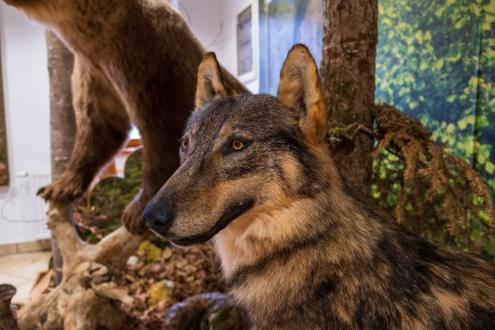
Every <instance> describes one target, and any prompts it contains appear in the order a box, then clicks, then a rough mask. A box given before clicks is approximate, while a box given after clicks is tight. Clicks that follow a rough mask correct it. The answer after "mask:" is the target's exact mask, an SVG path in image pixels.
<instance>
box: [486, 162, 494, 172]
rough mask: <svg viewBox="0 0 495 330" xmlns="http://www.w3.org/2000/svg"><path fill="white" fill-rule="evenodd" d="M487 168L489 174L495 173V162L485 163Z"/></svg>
mask: <svg viewBox="0 0 495 330" xmlns="http://www.w3.org/2000/svg"><path fill="white" fill-rule="evenodd" d="M485 170H486V172H487V173H488V174H493V173H495V164H494V163H492V162H489V161H488V162H486V164H485Z"/></svg>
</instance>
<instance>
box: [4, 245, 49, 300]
mask: <svg viewBox="0 0 495 330" xmlns="http://www.w3.org/2000/svg"><path fill="white" fill-rule="evenodd" d="M50 255H51V253H50V252H35V253H18V254H11V255H4V256H0V284H12V285H13V286H15V287H16V288H17V294H16V295H15V296H14V299H13V300H12V301H13V302H14V303H25V302H26V301H27V299H28V297H29V293H30V292H31V288H32V286H33V281H34V280H35V279H36V277H37V275H38V273H39V272H42V271H46V270H47V269H48V261H49V259H50Z"/></svg>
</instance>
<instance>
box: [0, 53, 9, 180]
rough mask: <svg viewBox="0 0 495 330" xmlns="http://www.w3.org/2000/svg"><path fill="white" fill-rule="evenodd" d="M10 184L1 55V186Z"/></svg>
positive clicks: (0, 60)
mask: <svg viewBox="0 0 495 330" xmlns="http://www.w3.org/2000/svg"><path fill="white" fill-rule="evenodd" d="M8 184H9V160H8V156H7V131H6V128H5V107H4V103H3V83H2V59H1V54H0V186H6V185H8Z"/></svg>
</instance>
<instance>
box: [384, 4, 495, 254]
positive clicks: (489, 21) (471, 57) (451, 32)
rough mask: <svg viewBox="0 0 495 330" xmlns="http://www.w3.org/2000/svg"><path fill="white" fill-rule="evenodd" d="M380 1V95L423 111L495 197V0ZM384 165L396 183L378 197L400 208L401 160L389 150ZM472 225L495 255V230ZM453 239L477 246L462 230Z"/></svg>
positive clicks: (417, 113) (412, 111) (416, 113)
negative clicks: (464, 238)
mask: <svg viewBox="0 0 495 330" xmlns="http://www.w3.org/2000/svg"><path fill="white" fill-rule="evenodd" d="M379 7H380V15H379V45H378V49H377V51H378V52H377V79H376V81H377V89H376V98H377V101H378V102H386V103H390V104H393V105H394V106H396V107H398V108H399V109H401V110H403V111H404V112H406V113H407V114H409V115H411V116H413V117H415V118H418V119H419V120H420V121H421V123H422V124H423V125H424V126H425V127H427V128H428V129H429V130H431V131H432V132H433V135H432V136H433V138H434V139H435V140H436V141H437V142H438V143H440V144H442V145H444V146H445V147H446V148H447V150H448V151H449V152H451V153H453V154H456V155H458V156H460V157H462V158H463V159H465V160H466V161H468V162H469V163H470V164H471V165H472V166H473V167H474V168H475V169H476V170H477V171H478V172H479V173H480V174H481V175H482V177H483V179H484V181H485V182H486V184H487V185H488V186H489V188H490V191H491V194H492V197H495V148H494V147H493V144H494V142H495V61H494V60H495V0H441V1H431V0H417V1H408V0H380V1H379ZM380 166H381V169H380V170H381V171H379V173H382V174H381V175H382V176H383V177H387V179H388V181H389V182H394V183H392V184H391V186H390V188H389V190H388V191H387V192H386V193H387V196H383V193H384V192H383V191H378V190H377V189H376V186H375V187H374V188H375V189H374V194H375V196H374V197H376V198H377V199H380V200H381V201H383V200H385V201H386V203H388V204H389V206H390V209H392V207H393V205H394V204H395V203H397V196H398V192H399V190H400V189H401V185H400V180H401V177H400V176H397V174H396V173H398V171H393V169H394V168H396V169H399V167H400V166H401V165H400V162H398V161H397V159H396V157H395V156H394V155H388V156H387V157H386V159H385V160H384V161H383V162H381V163H380ZM393 175H395V176H396V177H393ZM378 180H379V178H378ZM473 198H476V196H474V197H473ZM466 212H468V211H467V210H466ZM480 217H481V218H483V215H482V214H481V215H480ZM424 220H426V221H428V219H424ZM469 225H470V228H469V230H470V236H471V237H470V240H471V241H473V242H475V241H477V238H478V237H483V238H486V239H483V240H482V244H483V246H482V247H478V248H476V249H475V250H479V251H481V252H482V254H484V255H485V257H488V258H489V259H492V260H495V237H493V235H492V234H490V233H486V230H485V229H483V227H482V226H479V225H477V224H476V223H473V222H471V223H470V224H469ZM447 229H448V228H446V229H445V230H446V231H447ZM447 236H448V235H447ZM484 236H487V237H484ZM437 239H438V237H437ZM442 240H443V239H442ZM445 240H447V241H448V243H450V244H452V245H454V246H456V245H457V247H459V248H463V249H469V247H466V245H463V244H460V243H459V242H458V241H456V240H455V237H453V238H452V237H450V238H446V239H445ZM449 240H450V241H449Z"/></svg>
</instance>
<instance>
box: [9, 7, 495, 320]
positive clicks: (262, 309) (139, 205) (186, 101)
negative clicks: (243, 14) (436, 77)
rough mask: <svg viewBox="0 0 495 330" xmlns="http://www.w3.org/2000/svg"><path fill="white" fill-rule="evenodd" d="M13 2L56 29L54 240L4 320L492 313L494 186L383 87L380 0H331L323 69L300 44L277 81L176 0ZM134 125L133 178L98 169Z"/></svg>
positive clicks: (480, 316)
mask: <svg viewBox="0 0 495 330" xmlns="http://www.w3.org/2000/svg"><path fill="white" fill-rule="evenodd" d="M4 1H5V2H6V3H7V4H8V5H11V6H14V7H16V8H17V9H19V10H20V11H23V12H24V13H26V14H27V15H28V16H29V17H30V18H32V19H33V20H35V21H38V22H40V23H42V24H44V25H46V26H47V27H48V29H50V30H51V31H53V32H54V33H53V32H47V45H48V53H49V72H50V85H51V107H52V109H51V114H52V121H51V125H52V126H51V130H52V173H53V176H54V180H53V182H52V183H50V184H49V185H47V186H46V187H43V188H41V189H40V191H39V195H40V196H41V197H42V198H44V199H45V200H46V201H47V204H48V212H47V217H48V220H47V221H48V227H49V229H50V231H51V233H52V236H53V239H54V246H55V247H56V248H55V249H54V258H53V268H52V270H51V271H50V272H48V273H47V275H46V278H45V279H41V280H40V281H39V283H38V284H37V285H36V286H35V290H33V294H32V297H31V299H30V301H29V302H28V303H27V304H26V305H24V306H17V307H16V308H11V307H12V306H11V298H12V296H13V295H14V294H15V288H13V287H12V286H10V285H7V284H6V285H1V286H0V329H16V328H19V329H162V328H163V329H248V328H251V327H254V328H257V329H275V328H280V329H304V328H308V329H317V328H322V329H333V328H411V329H414V328H437V327H444V328H455V327H460V328H480V329H481V328H486V329H488V328H493V327H495V268H494V266H493V265H492V264H491V262H493V258H494V255H495V253H493V251H492V250H491V249H492V247H491V245H490V244H492V243H490V242H493V237H494V232H493V230H494V227H495V215H494V207H493V202H492V197H491V195H490V189H489V187H488V186H487V185H486V183H485V181H484V180H483V178H482V177H481V176H480V175H479V174H478V172H477V171H476V170H475V169H474V168H473V167H472V166H471V165H470V164H469V163H468V162H466V161H465V160H464V159H462V158H461V157H458V156H456V155H453V154H451V153H449V152H448V150H447V149H446V148H445V147H444V146H442V145H440V144H437V143H436V142H435V141H434V140H433V139H432V135H431V133H430V132H429V131H428V130H427V129H426V128H425V127H424V125H423V124H422V122H420V121H418V120H416V119H413V118H411V117H408V116H407V115H406V114H405V113H403V112H401V111H399V110H398V109H396V108H395V107H394V106H392V105H388V104H378V103H376V102H375V85H376V84H377V83H378V82H377V83H375V78H376V75H375V74H376V47H377V39H378V30H377V26H378V1H376V0H349V1H346V2H341V1H334V0H326V1H323V3H322V4H321V5H322V6H323V7H324V9H325V10H324V14H323V16H322V17H323V22H322V34H323V36H322V37H323V38H322V40H323V44H322V45H323V47H322V53H321V54H316V56H315V57H316V58H320V57H321V67H320V70H319V71H318V69H317V65H316V63H315V61H314V59H313V57H312V55H311V54H310V52H309V50H308V48H306V47H305V46H303V45H296V46H294V47H293V48H292V49H291V51H290V52H289V54H283V55H280V56H278V57H280V58H278V57H277V61H279V62H280V63H282V64H281V65H280V67H277V71H278V72H279V73H280V75H279V77H280V82H279V83H278V84H277V86H278V87H277V96H276V97H275V96H273V97H270V96H266V95H256V96H253V95H250V93H249V92H248V90H247V89H246V88H245V87H244V86H243V84H242V83H241V82H239V81H238V80H237V79H236V78H235V77H234V76H233V75H231V74H230V73H229V72H227V71H226V70H225V69H224V68H222V67H221V63H218V61H217V59H216V57H215V55H214V54H212V53H207V51H206V50H205V49H204V48H203V46H201V45H200V44H199V43H198V41H197V39H196V37H195V36H194V35H193V33H192V32H191V31H190V29H189V27H188V26H187V24H186V23H185V21H184V20H183V18H182V17H181V16H180V15H179V13H177V12H176V11H175V9H173V8H172V6H171V5H170V4H169V2H168V1H165V0H158V1H141V0H129V1H117V0H115V1H103V2H102V1H101V0H91V1H82V0H56V1H47V0H29V1H27V0H4ZM261 3H264V1H261ZM307 3H308V4H310V5H311V6H310V7H311V8H312V11H311V12H312V13H314V12H315V10H314V8H316V7H314V2H313V1H308V2H307ZM277 5H280V1H275V2H274V3H273V6H272V7H270V6H268V7H266V6H261V11H260V12H261V14H266V15H267V17H268V18H269V17H270V8H271V9H272V10H273V9H274V8H279V9H280V8H282V7H276V6H277ZM267 8H268V9H267ZM305 8H306V7H305ZM265 10H267V11H265ZM308 12H309V11H308ZM308 17H309V18H311V17H312V16H311V15H309V16H308ZM296 25H297V24H296ZM302 25H304V24H299V25H297V26H299V27H301V26H302ZM260 42H263V40H261V41H260ZM178 45H180V46H178ZM310 48H311V47H310ZM313 52H314V50H313ZM320 55H321V56H320ZM264 60H266V59H264ZM277 74H278V73H277ZM0 76H1V75H0ZM0 87H1V86H0ZM268 89H270V88H268ZM0 90H1V88H0ZM1 101H2V100H1V95H0V102H1ZM2 109H3V108H2V105H1V103H0V135H1V134H5V129H4V128H3V127H2V125H3V124H4V122H3V120H2V115H3V114H2ZM188 118H189V119H188ZM133 124H134V125H136V126H137V128H138V129H139V131H140V134H141V136H142V144H143V148H142V149H139V150H137V151H135V152H134V153H132V154H131V155H130V156H129V157H128V158H127V161H126V165H125V170H124V172H125V173H124V174H125V175H124V177H123V178H117V177H106V178H104V179H98V180H96V179H97V175H98V173H99V172H100V171H101V170H102V168H103V167H104V166H105V165H106V164H108V163H109V162H110V161H111V159H112V157H113V156H114V155H115V154H116V153H117V152H118V151H119V150H120V149H121V148H122V146H123V145H124V143H125V142H126V139H127V136H128V133H129V130H130V129H131V126H132V125H133ZM2 132H3V133H2ZM76 132H77V133H76ZM3 141H5V139H3ZM390 157H392V158H390ZM6 159H7V158H6V146H2V144H1V143H0V184H2V183H5V182H8V178H7V177H5V178H4V179H3V181H2V162H4V163H5V164H6ZM390 159H393V162H394V164H395V165H394V164H392V165H394V166H395V167H393V170H390V171H387V170H386V169H387V167H386V166H387V164H388V165H389V164H390ZM397 164H399V165H397ZM5 166H6V165H5ZM384 168H385V170H384ZM4 173H7V171H6V170H5V171H4ZM387 175H389V176H387ZM390 176H393V178H392V179H391V177H390ZM391 185H393V186H391ZM397 187H399V189H398V192H397ZM394 189H395V190H394ZM392 190H393V191H392ZM390 191H392V193H395V199H394V203H393V207H391V206H390V198H389V195H391V194H392V193H391V192H390ZM370 197H373V198H374V199H375V200H373V199H372V198H370ZM377 204H378V205H377ZM379 207H382V209H380V208H379ZM394 218H395V219H397V220H398V221H395V222H398V224H397V223H394V220H393V219H394ZM403 227H406V228H407V229H409V230H411V231H413V232H414V234H411V233H409V232H406V230H405V229H404V228H403ZM150 229H151V230H150ZM416 235H421V236H423V238H420V237H419V236H416ZM210 239H212V241H213V243H211V242H210ZM427 239H429V240H434V241H435V243H436V245H434V244H432V243H430V242H428V241H427ZM438 245H448V246H450V247H448V248H445V247H439V246H438ZM184 246H187V247H184ZM455 249H457V250H463V251H456V250H455ZM466 252H471V253H477V254H481V255H482V256H483V257H484V259H486V260H483V259H482V258H480V257H476V256H473V255H471V254H468V253H466ZM36 287H37V288H38V289H37V290H36Z"/></svg>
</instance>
